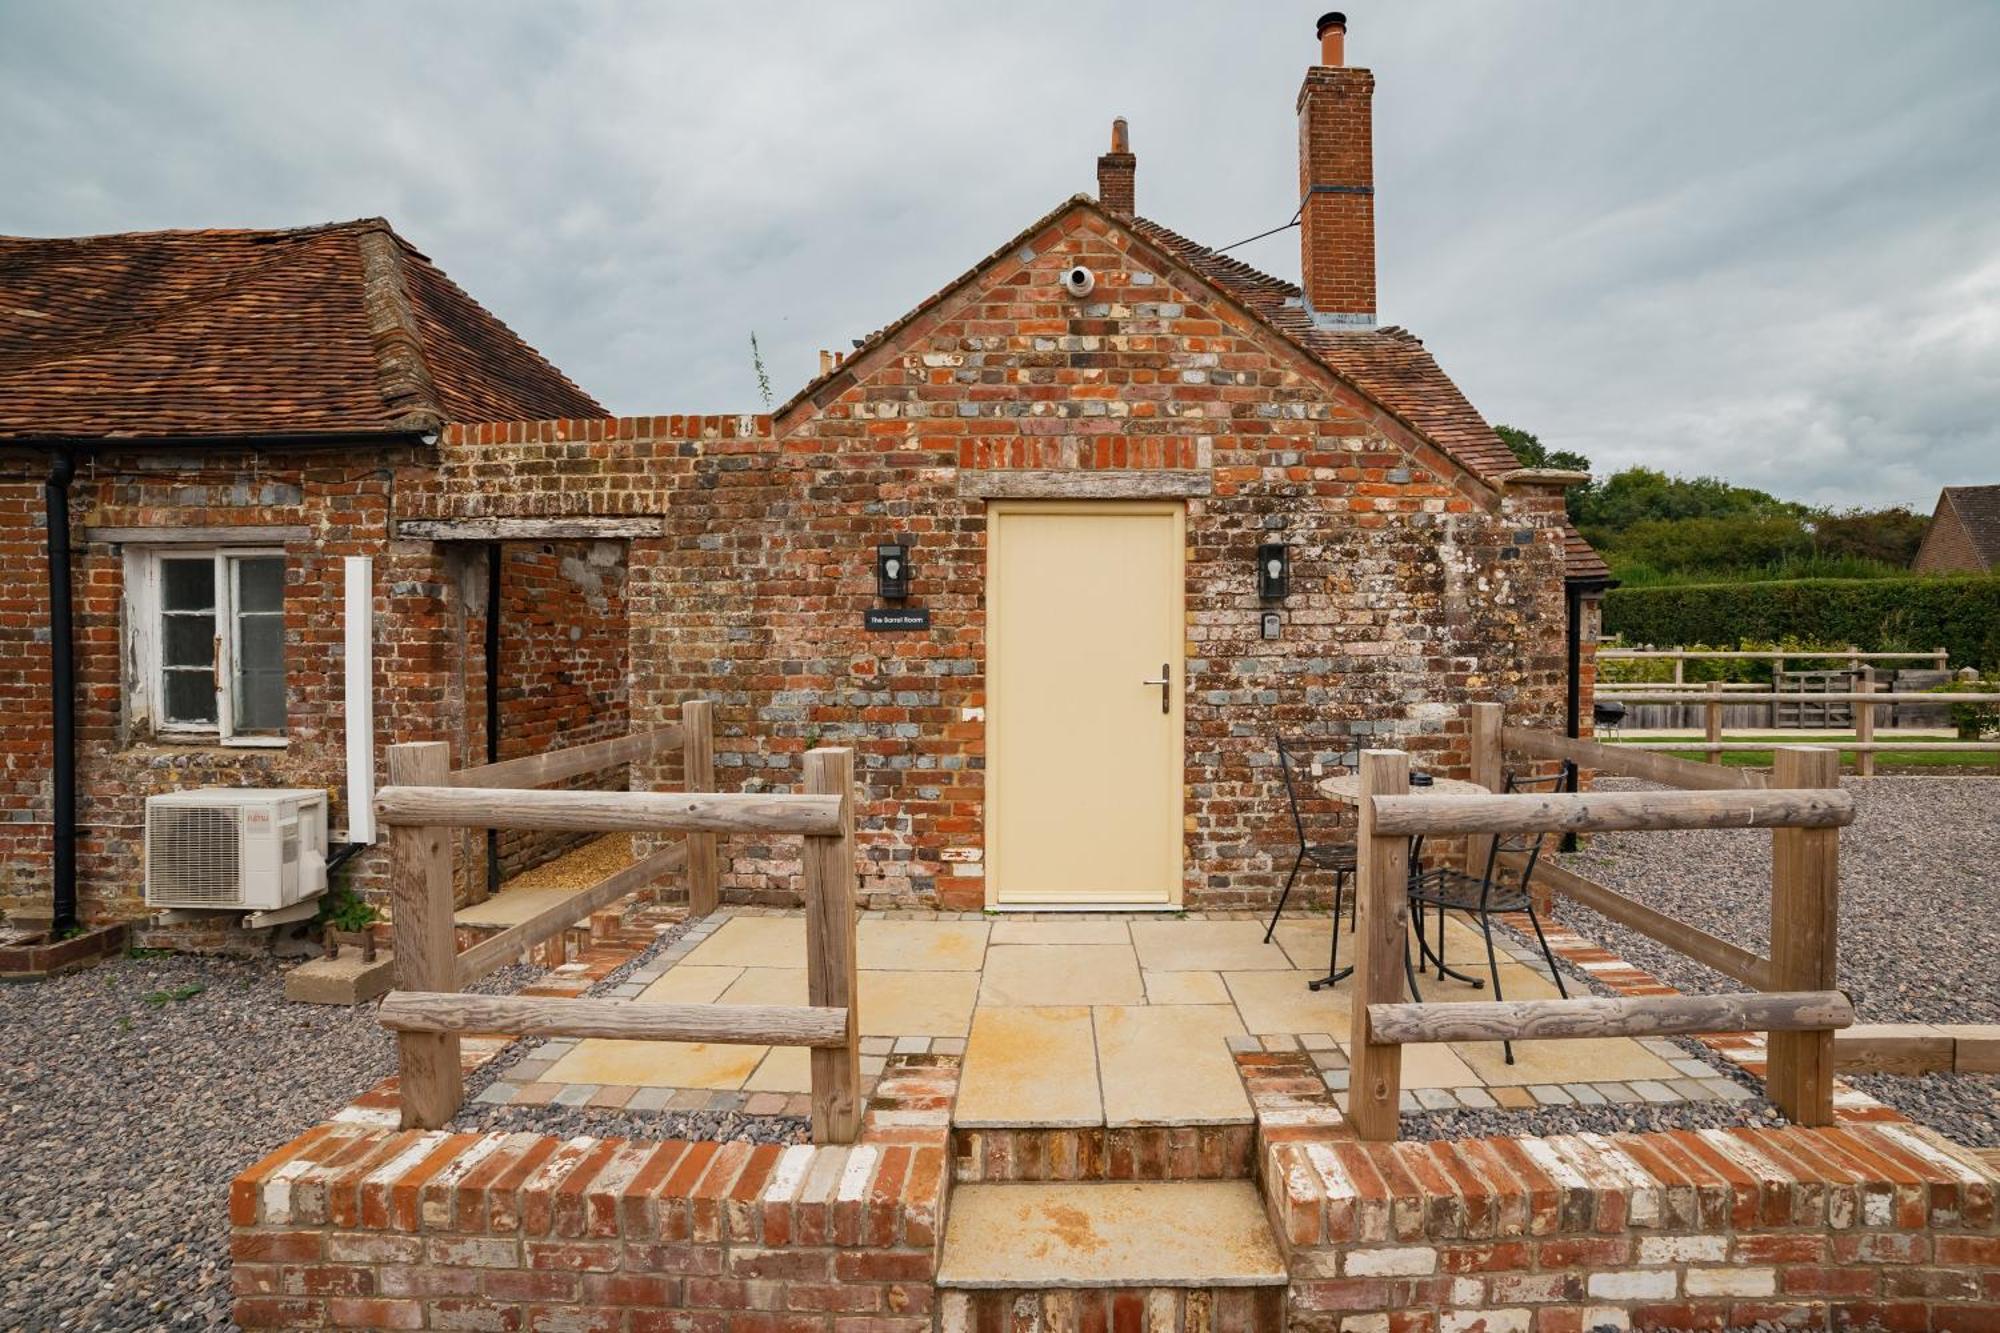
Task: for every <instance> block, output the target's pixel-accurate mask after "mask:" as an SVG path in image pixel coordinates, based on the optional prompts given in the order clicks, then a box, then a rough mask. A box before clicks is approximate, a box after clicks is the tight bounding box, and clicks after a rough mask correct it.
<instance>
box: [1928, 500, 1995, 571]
mask: <svg viewBox="0 0 2000 1333" xmlns="http://www.w3.org/2000/svg"><path fill="white" fill-rule="evenodd" d="M1915 565H1916V568H1918V569H1977V570H1993V569H2000V486H1947V487H1945V488H1944V489H1943V490H1942V491H1940V492H1938V503H1937V512H1936V513H1935V514H1934V515H1933V516H1932V518H1931V525H1930V527H1929V528H1928V529H1926V530H1925V532H1924V541H1923V545H1922V546H1921V547H1919V548H1918V550H1917V558H1916V561H1915Z"/></svg>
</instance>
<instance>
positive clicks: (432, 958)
mask: <svg viewBox="0 0 2000 1333" xmlns="http://www.w3.org/2000/svg"><path fill="white" fill-rule="evenodd" d="M450 770H451V748H450V747H449V746H448V745H446V744H445V743H444V742H443V741H417V742H413V743H406V744H401V745H391V746H390V747H389V781H390V782H392V783H429V782H442V781H444V778H445V774H446V773H448V772H449V771H450ZM389 902H390V912H391V924H392V927H393V930H394V938H395V943H394V946H393V947H394V948H395V951H396V984H397V985H399V986H401V987H403V988H404V989H406V990H423V991H455V990H457V989H458V959H457V948H458V944H457V940H456V938H455V937H454V935H453V932H452V919H451V907H452V901H451V835H450V834H449V833H447V832H446V831H445V830H444V829H443V828H441V827H438V826H436V825H425V824H404V825H402V826H400V827H397V828H392V829H390V830H389ZM396 1051H397V1069H398V1073H399V1074H400V1076H401V1077H400V1080H399V1087H400V1089H401V1091H400V1092H399V1094H398V1100H399V1102H400V1103H401V1107H402V1126H403V1128H404V1129H439V1128H442V1127H443V1126H444V1125H445V1123H446V1122H447V1121H449V1120H450V1119H451V1118H452V1117H453V1116H455V1115H457V1114H458V1108H459V1105H460V1104H461V1102H463V1100H464V1098H465V1075H464V1071H463V1070H462V1069H461V1068H460V1066H459V1051H458V1038H457V1037H455V1036H449V1035H438V1034H430V1033H415V1032H410V1033H404V1034H402V1035H400V1036H398V1037H397V1038H396Z"/></svg>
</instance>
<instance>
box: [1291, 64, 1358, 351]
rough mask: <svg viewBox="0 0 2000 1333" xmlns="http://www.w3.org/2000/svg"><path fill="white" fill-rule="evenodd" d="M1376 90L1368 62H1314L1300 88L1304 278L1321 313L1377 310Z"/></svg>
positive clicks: (1309, 301) (1312, 302) (1308, 295)
mask: <svg viewBox="0 0 2000 1333" xmlns="http://www.w3.org/2000/svg"><path fill="white" fill-rule="evenodd" d="M1374 98H1375V76H1374V74H1373V73H1371V72H1370V71H1368V70H1365V69H1349V68H1345V67H1340V68H1334V67H1330V66H1326V65H1316V66H1314V67H1313V68H1312V69H1309V70H1307V71H1306V78H1305V83H1304V84H1303V85H1301V86H1300V88H1299V98H1298V114H1299V199H1300V209H1299V247H1300V258H1301V274H1302V278H1303V281H1302V283H1301V286H1303V287H1304V289H1305V294H1306V304H1307V305H1308V306H1309V307H1311V308H1312V309H1313V310H1315V311H1317V312H1319V313H1322V314H1334V315H1367V316H1370V317H1372V316H1373V315H1374V314H1375V196H1374V193H1373V191H1374V187H1375V147H1374V128H1373V127H1374V111H1373V102H1374ZM1315 186H1319V187H1321V188H1319V189H1317V190H1316V189H1314V188H1313V187H1315ZM1327 187H1331V188H1327Z"/></svg>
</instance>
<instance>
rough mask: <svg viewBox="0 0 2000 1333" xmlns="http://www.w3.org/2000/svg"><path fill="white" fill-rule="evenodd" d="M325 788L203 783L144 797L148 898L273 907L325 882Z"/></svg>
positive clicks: (154, 902) (162, 903) (164, 903)
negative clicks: (266, 787) (222, 785)
mask: <svg viewBox="0 0 2000 1333" xmlns="http://www.w3.org/2000/svg"><path fill="white" fill-rule="evenodd" d="M326 851H327V847H326V793H325V792H324V791H319V790H315V789H313V788H311V787H280V788H270V789H252V788H240V787H204V788H201V789H200V790H197V791H177V792H170V793H168V794H167V795H164V796H149V797H147V798H146V906H148V907H212V908H217V909H220V910H224V911H228V910H241V911H252V912H259V911H271V910H273V909H275V908H280V907H290V906H291V905H292V904H293V903H296V902H299V901H300V900H302V899H305V898H310V897H312V896H313V895H315V894H318V893H322V892H324V891H325V890H326Z"/></svg>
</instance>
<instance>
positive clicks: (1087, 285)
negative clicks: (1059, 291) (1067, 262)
mask: <svg viewBox="0 0 2000 1333" xmlns="http://www.w3.org/2000/svg"><path fill="white" fill-rule="evenodd" d="M1096 286H1097V275H1096V274H1095V273H1092V272H1091V271H1090V270H1089V269H1087V268H1085V267H1084V266H1083V265H1081V264H1077V265H1075V266H1074V267H1072V268H1071V269H1070V271H1069V272H1067V273H1065V274H1063V290H1064V291H1066V292H1068V293H1069V294H1070V295H1071V296H1078V297H1081V296H1088V295H1090V293H1091V290H1092V289H1093V288H1094V287H1096Z"/></svg>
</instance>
